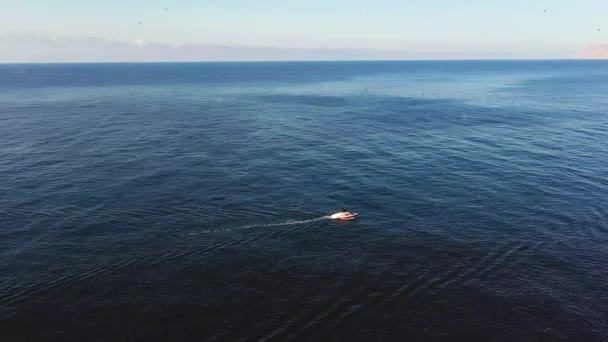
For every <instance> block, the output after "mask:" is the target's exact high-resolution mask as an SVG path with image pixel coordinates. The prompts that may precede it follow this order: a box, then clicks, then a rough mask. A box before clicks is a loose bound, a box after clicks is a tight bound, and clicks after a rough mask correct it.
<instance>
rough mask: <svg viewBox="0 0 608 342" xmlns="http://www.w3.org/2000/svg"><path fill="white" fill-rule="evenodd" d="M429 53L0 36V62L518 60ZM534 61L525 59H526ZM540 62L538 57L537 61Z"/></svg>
mask: <svg viewBox="0 0 608 342" xmlns="http://www.w3.org/2000/svg"><path fill="white" fill-rule="evenodd" d="M492 50H493V51H483V50H475V51H470V50H467V51H464V50H462V51H457V50H455V49H454V48H450V47H445V51H442V50H441V49H440V48H433V49H432V50H431V49H429V48H424V47H409V46H407V45H406V46H401V44H399V48H396V49H395V50H375V49H354V48H340V47H337V48H326V47H319V48H289V47H264V46H237V45H234V46H233V45H209V44H183V45H174V44H166V43H163V42H155V41H149V40H146V39H144V38H142V37H137V36H135V37H132V38H130V39H125V40H116V39H107V38H100V37H75V36H62V35H49V34H40V33H12V34H4V35H0V62H4V63H11V62H16V63H23V62H25V63H27V62H34V63H35V62H137V61H141V62H159V61H244V60H250V61H258V60H267V61H276V60H372V59H373V60H382V59H402V60H403V59H472V58H479V59H484V58H487V59H492V58H522V52H521V51H512V50H508V49H505V50H500V51H496V50H495V49H492ZM530 57H532V58H534V57H533V56H529V55H525V58H530ZM538 58H543V56H538Z"/></svg>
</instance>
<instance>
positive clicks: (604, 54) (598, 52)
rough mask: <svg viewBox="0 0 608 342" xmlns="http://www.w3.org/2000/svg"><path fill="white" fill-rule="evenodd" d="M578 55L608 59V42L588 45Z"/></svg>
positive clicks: (580, 56)
mask: <svg viewBox="0 0 608 342" xmlns="http://www.w3.org/2000/svg"><path fill="white" fill-rule="evenodd" d="M578 57H579V58H588V59H608V44H595V45H589V46H586V47H585V48H584V49H582V50H581V52H580V53H579V54H578Z"/></svg>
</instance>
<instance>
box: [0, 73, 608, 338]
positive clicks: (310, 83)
mask: <svg viewBox="0 0 608 342" xmlns="http://www.w3.org/2000/svg"><path fill="white" fill-rule="evenodd" d="M341 207H347V208H350V209H352V210H354V211H357V212H358V213H359V214H360V216H359V219H357V220H355V221H351V222H346V223H338V222H333V221H331V220H329V219H327V217H326V215H328V214H331V213H332V212H334V211H336V210H338V209H339V208H341ZM0 223H1V224H0V337H2V340H3V341H30V340H31V341H35V340H44V341H151V340H165V341H177V340H190V341H201V340H210V341H256V340H257V341H283V340H288V339H292V340H301V341H322V340H330V339H331V340H342V341H359V340H360V341H372V340H376V341H402V340H406V339H410V340H411V339H414V340H437V339H446V340H455V339H460V340H463V339H468V340H494V341H506V340H559V339H564V340H585V341H601V340H607V339H608V285H607V281H606V280H607V279H608V246H607V244H608V62H605V61H604V62H602V61H518V62H515V61H493V62H489V61H488V62H479V61H471V62H352V63H351V62H324V63H209V64H205V63H201V64H90V65H2V66H0Z"/></svg>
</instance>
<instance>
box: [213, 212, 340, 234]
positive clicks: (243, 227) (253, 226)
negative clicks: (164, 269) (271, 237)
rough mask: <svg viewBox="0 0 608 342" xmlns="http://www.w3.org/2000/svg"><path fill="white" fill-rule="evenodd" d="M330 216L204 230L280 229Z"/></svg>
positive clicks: (325, 218)
mask: <svg viewBox="0 0 608 342" xmlns="http://www.w3.org/2000/svg"><path fill="white" fill-rule="evenodd" d="M330 219H331V217H330V216H321V217H316V218H313V219H308V220H287V221H283V222H277V223H265V224H249V225H246V226H240V227H235V228H226V229H217V230H203V233H219V232H228V231H233V230H243V229H251V228H261V227H279V226H293V225H296V224H305V223H311V222H317V221H322V220H330Z"/></svg>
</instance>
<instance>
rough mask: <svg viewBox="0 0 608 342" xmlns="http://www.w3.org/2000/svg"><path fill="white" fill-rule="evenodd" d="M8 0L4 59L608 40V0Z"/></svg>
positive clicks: (271, 54)
mask: <svg viewBox="0 0 608 342" xmlns="http://www.w3.org/2000/svg"><path fill="white" fill-rule="evenodd" d="M0 5H1V6H2V9H1V10H0V22H1V23H2V24H1V25H0V62H21V61H23V62H29V61H80V60H82V61H95V60H100V61H107V60H117V61H120V60H207V59H208V60H218V59H226V60H247V59H256V60H257V59H269V60H274V59H478V58H573V57H576V55H577V53H578V52H579V51H580V50H581V49H583V48H584V47H585V46H590V45H596V46H597V45H600V44H605V43H607V42H608V15H607V13H608V1H607V0H538V1H533V0H531V1H524V0H504V1H498V0H485V1H483V0H460V1H457V0H452V1H448V0H426V1H422V0H420V1H414V0H410V1H407V0H401V1H398V0H335V1H331V0H324V1H323V0H291V1H290V0H282V1H280V0H259V1H252V0H250V1H247V0H221V1H220V0H207V1H193V0H183V1H168V0H167V1H158V0H151V1H143V0H137V1H126V0H123V1H118V0H105V1H87V0H80V1H75V0H54V1H48V0H46V1H43V0H29V1H28V0H0ZM165 8H168V10H165ZM544 10H546V12H544ZM139 22H140V23H141V24H138V23H139ZM598 29H599V30H600V31H598ZM298 56H301V58H298Z"/></svg>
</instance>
